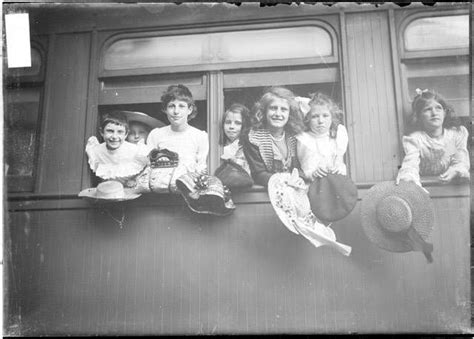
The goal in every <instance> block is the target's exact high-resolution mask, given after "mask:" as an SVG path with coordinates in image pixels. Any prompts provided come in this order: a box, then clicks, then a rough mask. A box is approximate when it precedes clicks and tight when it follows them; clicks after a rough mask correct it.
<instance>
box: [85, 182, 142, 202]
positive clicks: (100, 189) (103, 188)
mask: <svg viewBox="0 0 474 339" xmlns="http://www.w3.org/2000/svg"><path fill="white" fill-rule="evenodd" d="M78 195H79V196H80V197H83V198H89V199H94V200H96V201H100V200H102V201H125V200H132V199H136V198H138V197H139V196H141V194H138V193H135V191H134V190H132V189H128V188H124V187H123V185H122V184H121V183H120V182H118V181H115V180H109V181H104V182H102V183H100V184H99V185H98V186H97V187H96V188H87V189H85V190H82V191H81V192H80V193H79V194H78Z"/></svg>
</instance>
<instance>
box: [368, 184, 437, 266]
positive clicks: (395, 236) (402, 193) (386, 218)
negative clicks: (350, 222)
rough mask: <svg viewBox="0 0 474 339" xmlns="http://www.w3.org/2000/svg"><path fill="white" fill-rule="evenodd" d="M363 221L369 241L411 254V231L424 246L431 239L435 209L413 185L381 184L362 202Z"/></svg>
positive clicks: (420, 190)
mask: <svg viewBox="0 0 474 339" xmlns="http://www.w3.org/2000/svg"><path fill="white" fill-rule="evenodd" d="M361 222H362V227H363V230H364V232H365V234H366V235H367V237H368V238H369V240H370V241H372V242H373V243H375V244H376V245H377V246H379V247H380V248H383V249H385V250H387V251H391V252H409V251H413V250H414V248H413V245H412V244H411V242H410V241H409V240H410V239H409V237H408V232H409V231H410V232H413V231H416V233H417V234H418V235H419V236H421V239H420V242H421V243H423V241H426V240H427V239H428V237H429V236H430V234H431V231H432V229H433V223H434V206H433V202H432V201H431V199H430V197H429V194H428V193H426V192H425V191H424V190H423V189H422V188H421V187H419V186H418V185H416V184H415V183H413V182H406V181H402V182H400V184H399V185H396V184H395V182H392V181H386V182H381V183H378V184H376V185H374V186H372V188H371V189H370V190H369V191H368V192H367V194H366V195H365V197H364V199H363V200H362V203H361ZM427 245H429V246H431V247H432V245H431V244H427ZM431 250H432V249H431ZM425 255H426V254H425ZM427 258H428V256H427Z"/></svg>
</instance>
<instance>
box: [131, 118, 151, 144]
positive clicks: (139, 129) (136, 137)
mask: <svg viewBox="0 0 474 339" xmlns="http://www.w3.org/2000/svg"><path fill="white" fill-rule="evenodd" d="M129 125H130V131H129V133H128V136H127V141H128V142H131V143H132V144H137V143H138V142H139V141H140V140H146V138H147V137H148V133H149V129H148V128H147V126H146V125H144V124H141V123H137V122H131V123H130V124H129Z"/></svg>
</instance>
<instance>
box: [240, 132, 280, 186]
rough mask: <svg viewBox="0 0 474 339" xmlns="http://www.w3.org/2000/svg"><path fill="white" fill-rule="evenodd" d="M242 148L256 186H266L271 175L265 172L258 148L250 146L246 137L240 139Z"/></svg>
mask: <svg viewBox="0 0 474 339" xmlns="http://www.w3.org/2000/svg"><path fill="white" fill-rule="evenodd" d="M242 146H243V149H244V154H245V157H246V158H247V162H248V164H249V168H250V172H251V174H252V178H253V180H254V181H255V183H256V184H257V185H262V186H268V180H270V177H271V176H272V175H273V173H272V172H269V171H268V170H267V168H266V166H265V163H264V162H263V159H262V156H261V155H260V152H259V150H258V146H255V145H254V144H252V143H251V142H250V141H249V140H248V136H245V137H244V138H242Z"/></svg>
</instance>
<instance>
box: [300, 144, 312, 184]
mask: <svg viewBox="0 0 474 339" xmlns="http://www.w3.org/2000/svg"><path fill="white" fill-rule="evenodd" d="M296 140H297V141H296V154H297V158H298V159H297V160H298V163H299V165H300V168H301V169H300V170H299V172H300V176H301V177H303V178H304V179H305V180H309V181H312V180H313V177H312V176H313V171H314V170H312V169H311V166H308V165H309V152H308V148H307V147H306V146H305V144H304V143H302V142H301V140H300V139H299V138H297V139H296Z"/></svg>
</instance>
